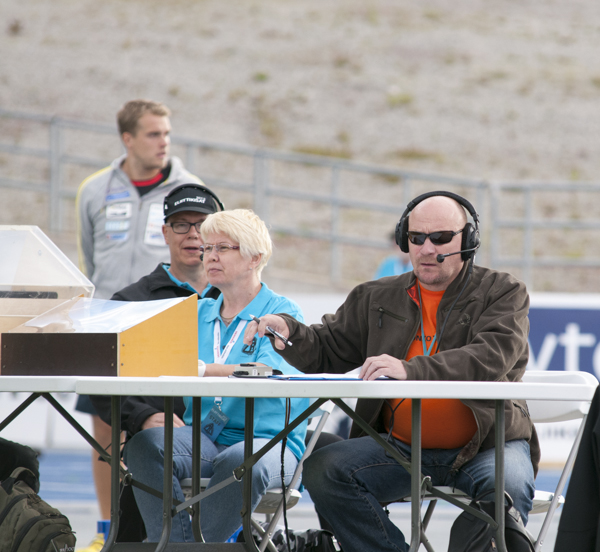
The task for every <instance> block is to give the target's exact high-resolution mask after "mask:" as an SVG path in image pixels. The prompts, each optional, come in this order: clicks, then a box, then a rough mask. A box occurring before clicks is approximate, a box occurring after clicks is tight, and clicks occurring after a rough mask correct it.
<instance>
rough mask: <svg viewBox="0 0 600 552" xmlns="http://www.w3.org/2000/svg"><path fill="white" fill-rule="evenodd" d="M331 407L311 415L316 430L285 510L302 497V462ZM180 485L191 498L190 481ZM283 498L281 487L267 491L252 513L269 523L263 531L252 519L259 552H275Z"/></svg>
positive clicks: (205, 482) (288, 493)
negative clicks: (275, 533) (275, 540)
mask: <svg viewBox="0 0 600 552" xmlns="http://www.w3.org/2000/svg"><path fill="white" fill-rule="evenodd" d="M333 407H334V404H333V403H332V402H331V401H327V402H326V403H324V404H322V405H321V407H320V408H319V409H318V410H316V411H315V412H314V414H313V415H312V418H317V417H318V420H319V421H318V423H317V426H316V428H315V429H314V430H313V434H312V436H311V438H310V440H309V441H308V443H307V444H306V450H305V451H304V454H303V455H302V457H301V458H300V460H299V461H298V465H297V466H296V470H295V471H294V474H293V476H292V479H291V481H290V484H289V485H288V486H287V487H286V492H285V507H286V509H289V508H293V507H294V506H295V505H296V504H298V501H299V500H300V498H301V497H302V493H301V492H300V491H298V490H297V489H296V486H297V485H298V482H299V481H300V477H301V475H302V468H303V466H304V461H305V460H306V458H308V456H309V455H310V454H311V452H312V451H313V449H314V448H315V445H316V443H317V440H318V439H319V436H320V435H321V432H322V431H323V427H324V426H325V423H326V422H327V418H329V415H330V414H331V411H332V410H333ZM319 414H320V415H319ZM309 421H310V419H309ZM209 481H210V479H208V478H202V479H201V480H200V489H201V491H204V489H206V487H207V486H208V482H209ZM180 485H181V488H182V490H183V494H184V496H185V499H186V500H188V499H189V498H191V492H192V479H191V478H186V479H182V480H181V481H180ZM283 498H284V497H283V489H282V488H281V487H275V488H273V489H269V490H268V491H267V492H266V494H265V495H264V496H263V497H262V498H261V501H260V502H259V504H258V506H257V507H256V509H255V510H254V512H253V513H254V514H265V515H266V516H267V521H268V522H269V525H268V526H267V528H266V529H263V527H262V525H260V524H259V523H258V522H257V521H256V520H254V519H252V526H253V527H254V529H255V530H256V531H257V532H258V534H259V535H261V536H262V541H261V543H260V545H259V550H260V552H264V551H265V550H266V549H267V548H268V549H269V550H270V551H271V552H277V549H276V548H275V546H274V545H273V543H272V542H271V537H272V536H273V533H274V532H275V529H276V527H277V523H278V521H279V519H280V518H281V515H282V514H283V505H284V503H283Z"/></svg>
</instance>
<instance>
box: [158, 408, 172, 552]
mask: <svg viewBox="0 0 600 552" xmlns="http://www.w3.org/2000/svg"><path fill="white" fill-rule="evenodd" d="M164 445H165V450H164V455H165V463H164V475H163V530H162V534H161V536H160V541H159V542H158V546H157V547H156V552H163V550H165V549H166V547H167V544H168V543H169V538H170V536H171V526H172V522H173V517H172V508H173V397H165V440H164Z"/></svg>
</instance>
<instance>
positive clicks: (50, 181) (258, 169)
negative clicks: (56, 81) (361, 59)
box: [0, 109, 600, 291]
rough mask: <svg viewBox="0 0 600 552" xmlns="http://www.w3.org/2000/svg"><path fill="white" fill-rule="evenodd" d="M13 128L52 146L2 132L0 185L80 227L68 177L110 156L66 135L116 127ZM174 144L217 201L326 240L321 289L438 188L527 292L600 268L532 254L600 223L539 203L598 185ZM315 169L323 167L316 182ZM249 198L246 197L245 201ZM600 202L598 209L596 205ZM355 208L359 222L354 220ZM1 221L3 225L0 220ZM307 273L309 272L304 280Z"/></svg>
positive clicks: (379, 244) (35, 118)
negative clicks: (463, 205)
mask: <svg viewBox="0 0 600 552" xmlns="http://www.w3.org/2000/svg"><path fill="white" fill-rule="evenodd" d="M17 122H18V123H17ZM11 123H12V124H19V125H38V128H36V129H35V130H31V131H30V132H27V131H21V132H19V133H17V134H19V137H20V139H22V135H26V136H34V135H35V136H37V141H38V142H39V139H40V138H39V137H40V133H41V132H44V133H45V134H46V135H47V144H48V145H47V147H32V146H27V145H22V144H21V143H19V140H17V139H15V138H14V137H13V143H10V138H11V136H13V134H15V133H14V132H11V129H10V128H9V129H8V130H7V131H3V132H2V138H1V139H0V155H2V154H4V157H5V158H4V159H3V163H2V165H0V169H1V168H2V167H4V168H5V170H2V171H1V172H0V189H2V188H5V189H17V190H23V191H30V192H36V193H40V194H43V195H44V196H45V197H47V217H48V229H49V230H51V231H53V232H61V231H65V230H70V231H73V230H74V229H73V228H65V217H64V214H65V203H66V202H72V201H73V199H74V198H75V195H76V187H77V185H78V183H79V181H80V180H79V181H75V182H72V181H70V179H71V177H67V172H68V169H72V168H73V167H78V168H79V170H83V169H84V168H85V169H86V170H88V172H89V169H90V168H101V167H104V166H106V165H107V164H108V163H109V162H110V160H111V159H110V158H101V157H100V156H94V154H95V152H91V153H90V152H89V151H88V150H87V149H86V150H85V151H84V152H83V154H82V152H81V151H72V150H73V146H72V145H69V146H68V147H67V146H66V138H67V137H68V136H69V133H73V132H84V133H91V134H92V135H98V134H104V135H114V136H115V137H116V136H117V131H116V128H115V127H114V126H110V125H101V124H93V123H87V122H82V121H75V120H69V119H64V118H60V117H50V116H44V115H35V114H27V113H20V112H14V111H8V110H2V109H0V128H2V125H9V124H11ZM172 145H173V149H174V150H179V151H178V153H179V152H182V153H180V156H181V157H182V158H183V160H184V164H185V166H186V168H187V169H188V170H190V171H191V172H193V173H194V174H197V175H198V176H199V177H200V178H201V179H202V180H203V181H204V182H205V183H206V184H207V185H208V186H210V187H211V188H213V189H214V190H215V191H216V192H217V193H219V195H223V194H225V195H227V194H229V196H230V197H231V198H232V200H231V201H229V200H228V202H227V203H228V207H236V206H248V207H252V208H253V209H254V211H255V212H257V214H259V216H260V217H261V218H262V219H263V220H265V221H266V222H267V223H268V224H269V225H270V228H271V230H272V232H273V233H274V234H277V235H280V236H284V237H287V238H297V239H303V240H309V241H311V242H314V241H315V240H316V241H319V242H323V243H325V244H326V248H327V251H328V255H327V261H328V265H329V266H328V270H327V274H326V278H324V276H325V274H320V275H318V276H317V277H316V278H315V280H327V281H326V282H324V283H326V284H329V285H340V284H343V283H350V280H351V279H352V278H347V277H344V274H345V273H346V272H347V271H346V270H345V269H344V263H345V261H344V252H345V251H346V252H347V250H348V248H350V249H352V248H354V249H356V248H363V249H365V250H373V249H375V250H384V249H386V248H389V243H388V242H387V241H385V240H384V239H383V236H384V235H386V234H388V233H389V231H390V230H392V229H393V225H394V224H395V222H396V221H397V219H398V217H399V215H400V214H401V213H402V211H403V210H404V207H405V205H406V203H407V202H408V201H409V200H410V199H412V198H413V197H415V196H416V195H418V194H420V193H422V192H425V191H430V190H433V189H447V190H451V191H455V192H457V193H460V194H461V195H464V196H465V197H467V198H468V199H469V200H470V201H471V202H472V203H473V204H474V205H475V206H476V208H477V210H478V212H479V214H480V218H481V221H482V222H481V232H482V236H483V245H482V248H481V250H480V251H479V252H478V261H479V262H480V263H481V264H486V265H488V266H491V267H495V268H500V269H512V270H514V271H516V272H517V275H518V276H519V277H520V278H521V279H523V280H524V281H525V282H526V283H527V284H528V286H529V287H530V289H535V282H536V281H537V280H536V269H540V268H541V269H544V270H546V269H548V268H549V267H559V268H560V267H573V266H577V267H581V268H598V267H600V252H598V251H592V252H591V256H586V257H583V258H573V255H572V254H571V253H570V252H569V251H567V250H564V249H563V250H559V249H557V248H554V247H553V246H552V244H546V249H545V251H544V254H539V252H537V251H536V249H535V243H536V232H538V231H539V230H544V229H548V230H560V229H563V230H567V231H569V232H572V231H589V230H590V229H593V230H596V229H600V222H596V220H599V219H600V217H596V219H594V220H583V221H582V220H577V219H574V218H573V217H571V218H568V217H567V218H565V217H562V218H556V217H550V218H548V217H546V218H544V217H543V216H542V217H540V216H538V214H537V213H538V211H539V204H540V202H541V203H543V204H545V205H552V201H553V200H552V197H551V196H552V192H555V193H556V194H557V195H559V196H562V195H564V193H568V194H578V193H579V194H584V195H586V194H587V195H586V197H587V196H589V195H590V194H596V196H597V194H598V193H600V185H599V184H591V183H590V184H576V183H570V182H569V183H553V184H549V183H500V182H495V183H491V182H487V181H485V180H479V179H467V178H455V177H449V176H443V175H437V174H426V173H420V172H416V171H406V170H401V169H396V168H392V167H385V166H377V165H370V164H365V163H356V162H352V161H348V160H346V159H339V158H331V157H322V156H318V155H307V154H300V153H290V152H282V151H277V150H272V149H261V148H252V147H246V146H236V145H230V144H220V143H215V142H210V141H206V140H200V139H195V138H188V137H182V136H177V135H174V136H172ZM75 150H77V147H75ZM17 156H19V157H25V158H27V157H32V158H41V159H44V160H46V161H47V178H42V179H40V180H37V181H35V180H32V179H23V178H19V176H20V175H19V174H18V171H17V174H12V173H11V169H10V166H11V165H10V159H13V158H15V157H17ZM211 156H217V157H218V156H227V159H228V161H227V162H226V163H223V162H222V161H220V162H219V161H217V162H215V161H214V160H212V161H211ZM237 165H243V168H242V170H240V169H239V168H235V167H237ZM230 169H231V170H230ZM311 171H313V172H314V171H318V176H315V175H314V174H313V172H311ZM7 173H8V174H7ZM290 175H291V176H290ZM538 192H544V193H543V194H539V193H538ZM540 195H541V196H542V197H541V199H540ZM242 197H247V198H249V199H246V200H243V201H242V200H241V199H240V198H242ZM507 197H508V198H510V197H512V198H513V201H514V203H515V204H517V205H518V209H515V208H513V207H514V205H510V202H509V204H508V208H507V201H508V200H507ZM517 197H518V198H517ZM514 198H517V199H514ZM282 202H285V203H283V204H282ZM248 203H250V205H249V204H248ZM596 203H598V204H599V205H600V202H599V201H596ZM292 204H295V205H296V208H295V209H290V208H288V207H289V206H290V205H292ZM282 205H285V207H282ZM303 205H304V206H309V207H310V210H309V208H308V207H306V211H305V213H304V215H303V216H301V217H300V218H299V220H294V219H296V218H298V217H297V216H294V215H293V213H295V212H297V211H302V206H303ZM298 206H300V207H298ZM69 208H70V209H73V206H72V205H69ZM551 210H552V209H551ZM554 210H555V211H560V205H557V206H555V208H554ZM356 212H358V213H359V214H360V216H356ZM353 214H354V216H355V218H357V219H360V220H361V222H362V221H364V220H368V221H370V222H367V223H366V228H364V229H363V230H362V231H359V232H352V231H350V230H349V226H352V224H350V223H349V221H351V219H352V216H353ZM309 215H310V216H309ZM303 217H304V218H303ZM0 223H3V221H1V220H0ZM356 226H360V224H356ZM514 231H516V232H517V234H518V236H517V237H516V238H513V241H516V242H518V243H520V245H521V255H514V254H512V250H511V253H510V254H509V255H507V254H506V253H505V252H504V251H503V243H504V240H505V238H504V236H505V235H506V234H507V233H508V234H509V235H510V233H511V232H514ZM546 253H547V254H546ZM346 264H347V263H346ZM288 272H289V273H290V275H291V274H292V273H296V274H298V271H297V270H290V271H288ZM301 272H302V271H301ZM309 272H310V271H304V273H305V274H308V273H309ZM300 278H302V277H300ZM355 279H356V278H355ZM588 291H589V290H588Z"/></svg>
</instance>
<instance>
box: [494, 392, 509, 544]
mask: <svg viewBox="0 0 600 552" xmlns="http://www.w3.org/2000/svg"><path fill="white" fill-rule="evenodd" d="M504 439H505V418H504V401H503V400H497V401H496V443H495V446H496V451H495V452H496V454H495V458H496V522H497V523H498V528H497V529H496V544H497V545H498V549H499V550H500V552H506V541H505V538H504Z"/></svg>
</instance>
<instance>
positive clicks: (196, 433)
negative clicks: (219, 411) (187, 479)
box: [192, 397, 204, 542]
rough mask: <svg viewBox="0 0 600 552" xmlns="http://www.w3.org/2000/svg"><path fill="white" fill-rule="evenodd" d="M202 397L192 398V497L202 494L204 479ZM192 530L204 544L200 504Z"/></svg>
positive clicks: (195, 510) (197, 540)
mask: <svg viewBox="0 0 600 552" xmlns="http://www.w3.org/2000/svg"><path fill="white" fill-rule="evenodd" d="M201 433H202V397H193V398H192V496H197V495H198V494H200V479H201V478H202V460H201V449H202V435H201ZM192 530H193V532H194V539H195V541H196V542H204V537H203V536H202V527H201V525H200V502H196V504H194V505H193V506H192Z"/></svg>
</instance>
